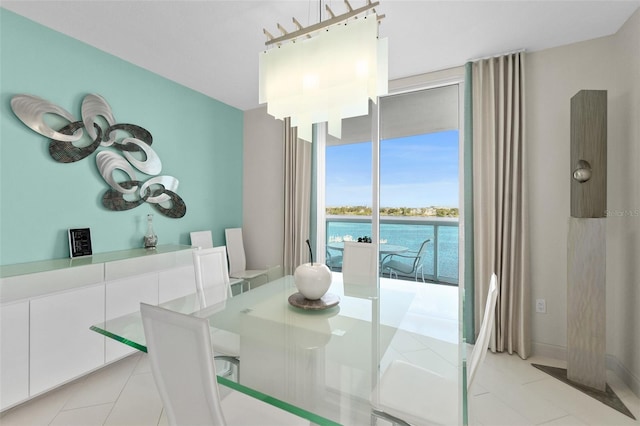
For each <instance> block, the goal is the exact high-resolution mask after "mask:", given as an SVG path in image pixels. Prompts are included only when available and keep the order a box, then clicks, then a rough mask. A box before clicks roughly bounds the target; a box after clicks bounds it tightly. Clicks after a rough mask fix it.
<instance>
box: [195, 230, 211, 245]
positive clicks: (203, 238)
mask: <svg viewBox="0 0 640 426" xmlns="http://www.w3.org/2000/svg"><path fill="white" fill-rule="evenodd" d="M189 235H190V237H191V247H199V248H203V249H205V248H211V247H213V237H212V236H211V231H193V232H190V233H189Z"/></svg>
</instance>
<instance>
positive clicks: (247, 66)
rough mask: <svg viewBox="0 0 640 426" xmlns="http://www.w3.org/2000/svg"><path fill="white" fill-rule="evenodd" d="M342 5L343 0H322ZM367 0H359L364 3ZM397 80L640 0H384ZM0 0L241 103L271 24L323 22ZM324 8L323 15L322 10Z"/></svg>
mask: <svg viewBox="0 0 640 426" xmlns="http://www.w3.org/2000/svg"><path fill="white" fill-rule="evenodd" d="M324 3H326V4H329V5H330V7H331V9H332V10H333V12H334V13H335V14H341V13H344V12H345V11H346V6H345V5H344V2H343V1H342V0H333V1H331V0H323V4H324ZM365 3H366V0H351V5H352V6H353V7H354V8H356V7H359V6H363V5H364V4H365ZM380 3H381V4H380V6H378V7H377V11H378V13H381V14H385V15H386V17H385V19H384V20H383V21H382V23H381V25H380V36H381V37H388V39H389V78H390V79H391V80H394V79H397V78H401V77H407V76H411V75H416V74H421V73H425V72H430V71H437V70H442V69H446V68H451V67H453V66H458V65H462V64H464V63H465V62H467V61H468V60H470V59H478V58H481V57H486V56H493V55H497V54H501V53H506V52H510V51H514V50H520V49H526V51H528V52H532V51H537V50H541V49H547V48H550V47H555V46H561V45H565V44H569V43H574V42H577V41H582V40H588V39H592V38H597V37H602V36H607V35H611V34H614V33H615V32H616V31H617V30H618V29H619V28H620V27H621V26H622V25H623V24H624V22H625V21H626V20H627V19H628V18H629V17H630V16H631V15H632V14H633V12H634V11H635V10H637V9H638V8H639V7H640V0H604V1H581V0H563V1H543V0H534V1H524V0H511V1H483V0H473V1H458V0H448V1H430V0H422V1H406V0H381V1H380ZM0 5H1V6H2V7H4V8H6V9H8V10H11V11H13V12H15V13H18V14H20V15H22V16H25V17H27V18H29V19H31V20H33V21H35V22H38V23H40V24H42V25H45V26H47V27H50V28H52V29H54V30H57V31H60V32H62V33H64V34H67V35H69V36H71V37H74V38H76V39H79V40H81V41H83V42H85V43H88V44H90V45H92V46H94V47H96V48H98V49H101V50H103V51H105V52H108V53H111V54H113V55H115V56H117V57H120V58H122V59H124V60H126V61H128V62H131V63H134V64H136V65H138V66H140V67H142V68H145V69H147V70H149V71H152V72H154V73H156V74H159V75H161V76H164V77H166V78H168V79H170V80H173V81H176V82H178V83H180V84H182V85H184V86H187V87H189V88H191V89H194V90H196V91H199V92H202V93H204V94H205V95H208V96H210V97H212V98H215V99H218V100H220V101H222V102H224V103H227V104H229V105H231V106H234V107H236V108H239V109H241V110H247V109H252V108H256V107H258V106H259V104H258V52H260V51H261V50H263V49H264V48H265V45H264V42H265V41H266V38H265V36H264V35H263V33H262V29H263V28H266V29H267V30H268V31H269V32H271V33H272V34H274V35H279V32H278V30H277V26H276V24H277V23H280V24H282V25H283V26H284V27H285V28H287V29H288V30H289V31H294V30H295V27H294V25H293V23H292V20H291V18H292V17H295V18H296V19H297V20H298V21H299V22H300V23H301V24H302V25H303V26H307V25H312V24H314V23H317V22H318V15H319V9H320V6H319V5H320V2H319V1H318V0H288V1H272V0H262V1H248V0H235V1H220V0H200V1H192V0H182V1H158V0H156V1H150V0H145V1H114V0H111V1H100V0H84V1H82V0H75V1H58V0H44V1H32V0H20V1H5V0H2V2H1V3H0ZM324 17H325V16H324V15H323V18H324Z"/></svg>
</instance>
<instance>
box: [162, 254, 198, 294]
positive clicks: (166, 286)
mask: <svg viewBox="0 0 640 426" xmlns="http://www.w3.org/2000/svg"><path fill="white" fill-rule="evenodd" d="M195 292H196V274H195V270H194V269H193V265H192V264H191V265H187V266H181V267H178V268H173V269H169V270H166V271H162V272H160V287H159V293H158V294H159V300H160V303H164V302H166V301H169V300H173V299H177V298H178V297H182V296H186V295H187V294H192V293H195Z"/></svg>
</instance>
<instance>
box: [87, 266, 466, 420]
mask: <svg viewBox="0 0 640 426" xmlns="http://www.w3.org/2000/svg"><path fill="white" fill-rule="evenodd" d="M433 286H434V285H431V287H430V285H425V284H423V283H416V282H412V281H402V280H393V279H388V278H378V279H377V281H376V282H375V283H372V285H370V286H363V285H350V284H348V283H343V282H342V274H340V273H336V272H334V273H333V274H332V285H331V287H330V289H329V293H332V294H333V295H336V296H338V298H339V299H340V302H339V303H338V305H337V306H333V307H331V308H327V309H318V310H305V309H302V308H298V307H295V306H292V305H291V304H290V303H289V296H291V295H292V294H294V293H296V292H297V290H296V287H295V283H294V279H293V277H292V276H285V277H283V278H280V279H277V280H274V281H271V282H269V283H267V284H264V285H262V286H259V287H257V288H254V289H252V290H251V291H248V292H245V293H242V294H239V295H237V296H234V297H231V298H229V299H227V300H226V301H225V302H224V303H221V304H217V305H212V306H206V307H204V308H203V307H202V306H201V305H200V303H199V300H198V297H197V295H196V294H191V295H187V296H184V297H181V298H178V299H175V300H172V301H169V302H166V303H163V304H161V306H163V307H165V308H167V309H171V310H174V311H177V312H182V313H186V314H191V315H194V316H197V317H201V318H206V319H207V320H208V321H209V324H210V325H211V327H212V339H215V332H216V331H217V330H224V331H225V332H229V333H235V334H237V335H238V336H239V341H240V370H239V371H240V373H239V374H238V380H235V379H234V377H229V376H227V375H223V374H222V372H221V374H220V375H218V377H217V380H218V383H219V384H221V385H223V386H227V387H229V388H232V389H234V390H237V391H239V392H243V393H245V394H247V395H249V396H252V397H255V398H258V399H260V400H262V401H264V402H267V403H269V404H272V405H274V406H277V407H279V408H282V409H284V410H287V411H289V412H291V413H294V414H296V415H298V416H300V417H304V418H306V419H308V420H309V421H310V422H312V423H313V424H318V425H336V424H344V425H364V424H370V422H371V413H372V407H374V406H375V402H376V394H377V392H378V387H377V386H378V383H379V380H380V377H381V375H382V373H383V372H384V370H385V369H386V367H387V366H388V365H389V364H390V363H391V362H392V361H394V360H396V359H402V360H404V361H408V362H410V363H412V364H416V365H419V366H422V367H426V368H429V369H431V370H434V371H436V372H437V373H438V374H440V375H443V376H445V377H448V378H451V379H452V380H458V383H459V384H460V386H458V387H457V391H456V392H455V393H454V392H452V393H451V395H450V397H451V398H455V399H456V401H457V403H456V406H457V407H458V408H459V410H458V412H459V413H458V418H459V419H460V421H459V422H458V423H460V424H464V423H466V422H465V421H464V419H465V418H466V414H465V413H466V391H465V389H464V387H463V386H462V383H463V381H462V380H461V379H460V377H461V374H462V371H463V369H462V365H463V364H464V363H463V362H462V360H463V359H464V356H465V354H464V345H461V344H460V338H459V336H460V333H459V330H460V326H459V321H458V318H457V313H458V312H459V310H456V309H457V308H456V306H457V304H458V297H457V296H456V295H455V294H454V297H453V299H454V300H449V301H448V302H446V303H449V305H450V306H449V309H448V310H447V312H448V313H445V310H444V309H442V303H444V302H442V300H443V299H442V298H440V299H438V297H439V296H438V297H436V296H437V295H436V296H434V294H435V293H434V292H438V291H440V290H439V289H438V288H437V287H442V286H435V287H436V288H434V287H433ZM453 291H456V292H457V291H458V289H457V288H455V289H454V290H453ZM449 299H451V297H450V298H449ZM438 300H440V304H439V303H438ZM451 304H455V306H454V305H451ZM451 311H454V313H455V315H452V314H451ZM91 329H92V330H94V331H96V332H98V333H101V334H103V335H105V336H107V337H110V338H112V339H115V340H117V341H119V342H121V343H123V344H126V345H129V346H131V347H134V348H136V349H138V350H140V351H144V352H146V342H145V338H144V331H143V328H142V320H141V318H140V313H139V312H136V313H132V314H129V315H125V316H122V317H119V318H115V319H112V320H109V321H106V322H104V323H100V324H96V325H94V326H92V327H91Z"/></svg>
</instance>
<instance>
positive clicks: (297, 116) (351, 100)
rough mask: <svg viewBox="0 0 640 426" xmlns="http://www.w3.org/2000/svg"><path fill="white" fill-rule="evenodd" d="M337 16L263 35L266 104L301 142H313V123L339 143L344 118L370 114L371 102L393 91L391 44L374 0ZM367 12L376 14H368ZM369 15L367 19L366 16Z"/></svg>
mask: <svg viewBox="0 0 640 426" xmlns="http://www.w3.org/2000/svg"><path fill="white" fill-rule="evenodd" d="M345 4H346V6H347V9H348V11H347V12H346V13H344V14H342V15H339V16H336V15H334V13H333V11H332V10H331V9H330V8H329V6H328V5H327V6H326V9H327V12H328V13H329V15H330V18H329V19H327V20H325V21H321V22H319V23H318V24H315V25H311V26H309V27H307V28H302V26H301V25H300V24H299V23H298V21H297V20H296V19H295V18H293V22H294V24H295V25H296V26H297V27H298V30H296V31H295V32H292V33H288V32H287V31H286V30H285V29H284V28H283V27H282V26H281V25H280V24H278V28H279V29H280V31H281V32H282V36H280V37H277V38H276V37H273V36H272V35H271V34H270V33H269V32H268V31H267V30H264V33H265V35H266V36H267V38H268V40H267V42H266V43H265V44H266V45H267V46H273V47H272V48H271V49H268V50H266V51H264V52H261V53H260V73H259V74H260V94H259V101H260V103H261V104H263V103H267V112H268V113H269V114H270V115H272V116H274V117H275V118H277V119H284V118H286V117H291V125H292V126H295V127H297V128H298V137H299V138H300V139H304V140H307V141H311V138H312V125H313V124H314V123H321V122H325V121H326V122H328V126H327V128H328V132H329V134H330V135H332V136H335V137H337V138H340V136H341V127H342V119H343V118H349V117H357V116H361V115H367V114H368V113H369V99H371V100H372V101H373V102H376V101H377V98H378V96H382V95H385V94H387V92H388V59H387V58H388V43H387V39H386V38H384V39H379V38H378V21H379V20H381V19H382V18H384V15H378V14H377V13H376V12H375V9H374V7H376V6H377V5H379V2H375V3H372V2H371V0H368V1H367V4H366V5H365V6H363V7H361V8H358V9H353V8H352V7H351V5H350V4H349V2H348V1H347V0H345ZM368 12H373V13H369V14H366V13H368ZM363 14H364V15H363Z"/></svg>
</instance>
